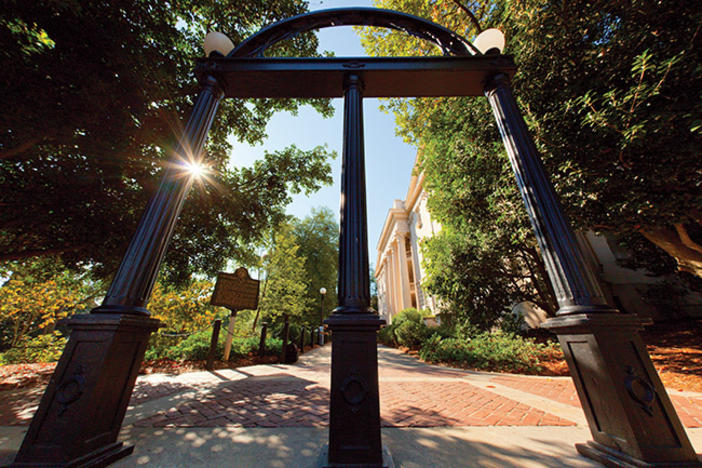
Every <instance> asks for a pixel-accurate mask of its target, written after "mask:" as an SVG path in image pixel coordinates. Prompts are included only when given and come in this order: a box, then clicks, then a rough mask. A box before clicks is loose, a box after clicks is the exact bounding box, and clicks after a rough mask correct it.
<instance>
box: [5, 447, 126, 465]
mask: <svg viewBox="0 0 702 468" xmlns="http://www.w3.org/2000/svg"><path fill="white" fill-rule="evenodd" d="M133 451H134V446H133V445H124V443H122V442H115V443H114V444H111V445H107V446H105V447H102V448H100V449H98V450H95V451H94V452H91V453H89V454H87V455H85V456H82V457H80V458H77V459H75V460H71V461H69V462H67V463H62V464H56V463H54V462H47V463H41V462H39V463H37V462H26V463H17V462H15V463H13V464H12V465H9V467H8V468H20V467H22V468H29V467H39V468H41V467H47V468H48V467H57V468H58V467H62V468H63V467H66V468H68V467H81V468H88V467H90V468H101V467H103V466H108V465H110V464H112V463H114V462H116V461H117V460H119V459H122V458H124V457H126V456H129V455H131V454H132V452H133Z"/></svg>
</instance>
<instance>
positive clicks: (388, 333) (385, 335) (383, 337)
mask: <svg viewBox="0 0 702 468" xmlns="http://www.w3.org/2000/svg"><path fill="white" fill-rule="evenodd" d="M378 341H379V342H381V343H382V344H384V345H387V346H395V345H396V343H395V330H394V329H393V327H392V325H387V326H385V327H383V328H381V329H380V330H378Z"/></svg>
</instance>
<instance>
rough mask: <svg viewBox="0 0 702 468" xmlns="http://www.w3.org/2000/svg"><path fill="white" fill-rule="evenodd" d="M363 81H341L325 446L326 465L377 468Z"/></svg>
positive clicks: (355, 77) (348, 78)
mask: <svg viewBox="0 0 702 468" xmlns="http://www.w3.org/2000/svg"><path fill="white" fill-rule="evenodd" d="M362 104H363V83H362V82H361V79H360V77H359V76H358V75H356V74H349V75H347V76H346V77H345V79H344V146H343V155H342V166H341V223H340V224H341V226H340V227H341V232H340V235H339V307H337V308H336V309H334V313H333V314H332V315H331V316H330V317H329V318H328V319H327V320H325V322H324V323H326V324H328V325H329V328H330V329H331V331H332V337H333V338H332V368H331V391H330V399H329V400H330V401H329V449H328V455H327V463H326V464H325V466H328V467H334V468H340V467H349V468H351V467H359V466H364V467H367V468H371V467H373V468H375V467H377V468H380V467H381V466H383V452H382V445H381V443H380V400H379V392H378V349H377V342H376V333H377V331H378V329H379V328H380V326H381V325H382V324H383V323H385V321H384V320H381V319H380V318H378V316H377V315H376V314H375V311H374V310H373V309H371V307H370V282H369V276H368V235H367V231H366V178H365V168H364V155H363V145H364V142H363V112H362Z"/></svg>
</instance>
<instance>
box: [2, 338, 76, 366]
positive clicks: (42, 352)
mask: <svg viewBox="0 0 702 468" xmlns="http://www.w3.org/2000/svg"><path fill="white" fill-rule="evenodd" d="M67 341H68V340H67V339H66V338H64V337H63V336H62V335H61V333H59V332H53V333H47V334H45V335H39V336H37V337H35V338H31V339H29V338H24V339H22V340H21V341H20V343H19V345H18V346H17V347H15V348H11V349H8V350H7V351H5V352H4V353H2V354H0V365H6V364H26V363H31V362H56V361H58V360H59V358H60V357H61V353H62V352H63V348H64V347H65V346H66V342H67Z"/></svg>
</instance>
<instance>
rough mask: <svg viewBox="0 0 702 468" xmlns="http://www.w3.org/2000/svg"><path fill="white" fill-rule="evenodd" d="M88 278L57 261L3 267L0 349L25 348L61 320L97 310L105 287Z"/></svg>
mask: <svg viewBox="0 0 702 468" xmlns="http://www.w3.org/2000/svg"><path fill="white" fill-rule="evenodd" d="M86 277H87V275H86V274H84V275H83V276H79V275H77V274H75V273H72V272H68V271H66V270H65V268H64V267H63V266H62V265H61V264H60V262H57V261H56V260H55V259H42V260H37V261H24V262H12V263H8V264H4V265H2V267H1V268H0V278H3V279H4V281H3V280H0V349H2V348H6V347H16V346H20V347H22V346H24V344H26V342H28V341H30V340H31V339H32V338H33V337H36V336H37V334H39V333H42V332H44V333H46V332H51V331H52V330H53V329H54V327H55V326H56V322H57V321H58V320H60V319H62V318H65V317H67V316H68V315H70V314H74V313H78V312H81V311H84V310H86V309H89V308H91V307H94V306H95V305H96V304H95V297H96V296H97V295H99V294H101V292H102V285H101V284H100V283H95V282H92V281H89V280H88V279H87V278H86ZM23 343H24V344H23Z"/></svg>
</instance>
